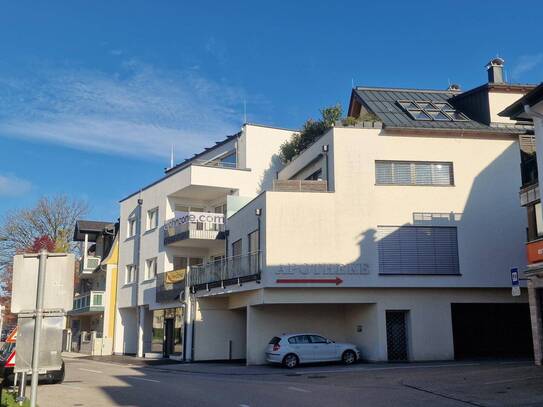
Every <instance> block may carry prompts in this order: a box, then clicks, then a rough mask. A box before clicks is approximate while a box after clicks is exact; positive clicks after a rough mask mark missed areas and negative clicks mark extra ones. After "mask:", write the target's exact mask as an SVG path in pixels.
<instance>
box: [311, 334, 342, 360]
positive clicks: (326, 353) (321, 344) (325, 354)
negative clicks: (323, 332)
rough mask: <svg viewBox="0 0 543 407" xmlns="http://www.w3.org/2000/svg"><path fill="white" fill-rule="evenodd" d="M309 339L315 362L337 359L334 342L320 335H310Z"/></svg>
mask: <svg viewBox="0 0 543 407" xmlns="http://www.w3.org/2000/svg"><path fill="white" fill-rule="evenodd" d="M310 338H311V345H312V348H313V360H314V361H315V362H319V361H326V360H338V359H339V356H338V355H337V346H336V344H335V343H334V342H332V341H329V340H327V339H326V338H324V337H322V336H320V335H311V336H310Z"/></svg>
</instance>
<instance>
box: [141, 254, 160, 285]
mask: <svg viewBox="0 0 543 407" xmlns="http://www.w3.org/2000/svg"><path fill="white" fill-rule="evenodd" d="M156 272H157V263H156V257H153V258H152V259H147V261H146V262H145V276H144V279H145V280H152V279H153V278H155V277H156Z"/></svg>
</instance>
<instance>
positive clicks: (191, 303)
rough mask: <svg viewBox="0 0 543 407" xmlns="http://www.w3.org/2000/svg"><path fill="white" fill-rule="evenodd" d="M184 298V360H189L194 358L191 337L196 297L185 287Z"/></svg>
mask: <svg viewBox="0 0 543 407" xmlns="http://www.w3.org/2000/svg"><path fill="white" fill-rule="evenodd" d="M185 293H186V299H185V326H186V329H185V338H184V341H185V349H184V352H185V354H184V355H183V356H184V359H185V361H186V362H191V361H192V360H194V355H193V352H192V351H193V348H194V344H193V338H194V318H195V309H196V299H195V298H194V295H193V294H191V293H190V289H188V288H186V289H185Z"/></svg>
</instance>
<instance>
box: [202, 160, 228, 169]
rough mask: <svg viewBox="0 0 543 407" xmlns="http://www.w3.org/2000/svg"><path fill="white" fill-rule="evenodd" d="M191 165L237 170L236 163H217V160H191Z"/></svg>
mask: <svg viewBox="0 0 543 407" xmlns="http://www.w3.org/2000/svg"><path fill="white" fill-rule="evenodd" d="M191 164H193V165H203V166H205V167H218V168H238V165H237V163H232V162H227V161H218V160H193V161H192V162H191Z"/></svg>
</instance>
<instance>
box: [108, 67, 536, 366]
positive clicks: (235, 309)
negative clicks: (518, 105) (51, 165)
mask: <svg viewBox="0 0 543 407" xmlns="http://www.w3.org/2000/svg"><path fill="white" fill-rule="evenodd" d="M502 69H503V68H502V63H500V62H499V61H496V60H494V61H491V63H490V64H489V67H488V70H489V83H487V84H485V85H483V86H480V87H478V88H475V89H472V90H470V91H467V92H461V91H460V90H458V89H457V88H451V89H449V90H446V91H436V90H421V89H392V88H367V87H359V88H355V89H353V91H352V95H351V101H350V106H349V115H350V116H353V117H368V115H367V113H371V114H372V115H374V116H375V117H377V120H376V121H371V122H364V121H361V122H359V123H358V124H356V125H355V126H343V125H341V124H339V123H338V124H337V125H336V126H334V127H333V128H332V129H330V130H329V131H328V132H326V133H325V134H324V135H323V136H322V137H321V138H319V139H318V140H317V141H316V142H315V143H314V144H313V145H311V146H310V147H309V148H307V149H306V150H305V151H303V152H302V153H301V154H300V155H299V156H297V157H296V158H295V159H293V160H292V161H291V162H290V163H289V164H288V165H286V166H282V167H281V165H280V164H279V162H278V161H277V158H276V155H275V154H276V153H277V152H278V148H279V146H280V144H281V143H282V142H283V141H284V140H286V139H288V138H289V137H290V136H291V134H292V132H289V131H284V130H277V129H269V128H262V127H258V126H251V125H247V126H244V128H243V130H242V131H241V132H240V133H239V134H238V135H236V136H233V137H231V138H229V139H228V140H227V141H225V142H224V143H223V144H219V145H217V146H216V147H215V148H213V149H211V150H209V151H206V152H204V153H203V155H200V156H197V157H195V158H194V159H193V160H192V161H188V162H186V163H184V164H182V165H180V166H178V167H176V168H174V169H172V170H170V171H168V172H167V174H166V176H165V177H164V178H163V179H161V180H160V181H157V182H156V183H155V184H153V185H151V186H149V187H147V188H145V189H143V190H142V191H141V192H139V193H136V194H134V195H132V196H130V197H128V198H126V199H125V200H123V201H122V202H121V226H120V228H121V230H120V236H121V239H120V260H119V270H120V279H121V281H124V285H123V286H122V287H120V288H119V298H118V304H119V309H118V318H117V321H118V323H117V324H116V340H115V351H116V352H117V353H138V354H145V353H147V352H153V351H154V352H158V353H163V354H170V353H179V352H184V357H185V359H187V360H228V359H246V361H247V363H248V364H261V363H264V361H265V353H264V350H265V348H266V345H267V343H268V341H269V340H270V339H271V338H272V337H273V336H276V335H279V334H281V333H288V332H306V331H310V332H319V333H322V334H323V335H325V336H328V337H329V338H331V339H334V340H337V341H349V342H353V343H355V344H356V345H357V346H359V348H360V350H361V352H362V357H363V358H364V359H366V360H370V361H386V360H446V359H453V358H462V357H473V356H496V355H509V354H526V353H531V352H532V349H531V336H530V335H531V334H530V323H529V312H528V305H527V297H526V296H525V295H523V296H521V297H512V296H511V283H510V275H509V268H510V267H511V266H515V265H522V264H525V262H526V259H525V254H524V247H523V243H522V242H523V237H524V235H525V228H526V220H525V215H524V212H523V210H522V209H521V208H519V205H518V201H517V199H518V198H517V193H518V188H519V186H520V174H519V171H518V168H519V165H520V156H519V147H518V139H519V135H521V134H524V133H526V132H527V131H529V130H530V129H529V128H528V127H527V126H525V125H518V124H517V123H516V121H514V120H510V119H508V118H503V117H500V116H498V115H497V113H498V112H500V111H502V110H503V109H504V108H505V107H507V106H508V105H510V104H511V103H512V102H514V101H515V100H517V99H518V98H520V97H521V96H522V95H523V94H524V93H526V92H527V91H528V90H529V89H531V88H532V87H530V86H520V85H512V84H507V83H504V82H503V80H502V79H501V77H500V76H499V75H500V74H501V72H502ZM251 140H253V141H251ZM233 151H236V161H235V168H226V166H227V165H230V164H225V165H222V164H220V163H221V160H223V159H224V160H227V159H228V157H229V156H230V154H231V153H232V152H233ZM220 154H222V155H220ZM253 154H254V155H253ZM200 159H202V160H204V161H203V162H200V161H199V160H200ZM233 161H234V160H233V159H232V162H233ZM202 164H204V165H202ZM213 165H215V166H213ZM232 167H234V164H232ZM225 203H226V210H225V209H224V207H223V206H221V205H224V204H225ZM176 205H178V206H177V207H176ZM155 208H158V217H157V221H153V222H152V223H149V222H150V219H155V218H154V215H153V212H152V211H153V210H155ZM221 208H222V209H221ZM176 209H177V210H176ZM221 211H222V213H226V216H227V219H226V221H225V222H224V226H220V225H221V222H222V221H221V220H220V219H221V217H220V216H219V217H215V215H209V214H208V215H209V217H208V215H205V216H203V217H201V216H202V212H213V213H219V214H220V213H221ZM191 212H192V217H191ZM175 217H177V218H178V219H177V220H174V221H173V222H168V219H170V218H175ZM164 219H165V220H167V223H166V225H165V226H164V227H162V228H160V227H158V226H160V225H162V224H163V222H164ZM147 229H148V230H147ZM154 258H156V263H155V264H156V269H157V270H159V271H160V273H159V274H158V276H161V275H162V277H157V278H154V271H153V272H148V271H146V270H147V269H146V265H147V264H148V261H149V260H152V259H154ZM179 258H184V259H185V260H179ZM151 264H153V263H152V262H151ZM153 267H155V266H153ZM153 270H154V268H153ZM170 270H172V271H173V270H178V272H174V273H171V277H168V274H167V273H164V272H165V271H170ZM161 278H162V279H164V280H162V281H166V285H164V283H161V282H160V281H161ZM123 279H124V280H123ZM176 282H177V283H176ZM183 283H184V284H186V286H187V288H186V289H185V290H184V291H183V290H182V287H180V286H178V287H177V289H175V290H171V288H172V287H174V286H175V285H176V284H183ZM164 286H165V288H166V290H165V291H168V290H170V291H169V292H170V293H171V294H172V297H170V298H169V299H168V300H167V301H165V302H162V301H157V295H158V298H162V297H161V295H162V294H159V293H160V291H161V290H162V289H161V288H160V287H164ZM157 287H158V288H157ZM176 296H177V297H176ZM172 309H173V310H174V311H172ZM176 309H178V310H177V311H175V310H176ZM160 310H168V311H167V312H168V315H169V316H168V318H167V319H168V320H169V321H171V322H169V323H168V324H169V325H170V327H168V326H167V325H166V324H165V323H164V320H165V315H166V311H164V312H163V313H162V311H160ZM176 316H177V318H178V322H177V323H176V322H175V317H176ZM182 319H184V321H185V322H184V324H183V323H182ZM176 324H177V325H176ZM161 329H163V330H162V331H161ZM172 329H173V330H175V329H179V330H180V332H179V333H178V334H173V337H174V342H175V337H180V338H184V340H183V347H182V348H183V349H181V347H180V349H178V350H177V351H176V349H174V347H175V344H174V345H172V344H171V343H170V342H171V340H169V341H168V340H166V341H164V340H163V338H164V337H167V336H168V334H169V332H170V331H172ZM153 334H154V335H153ZM169 335H170V336H172V335H171V334H169ZM176 335H177V336H176ZM164 349H166V351H165V350H164ZM172 349H173V351H172V352H170V351H171V350H172Z"/></svg>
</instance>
